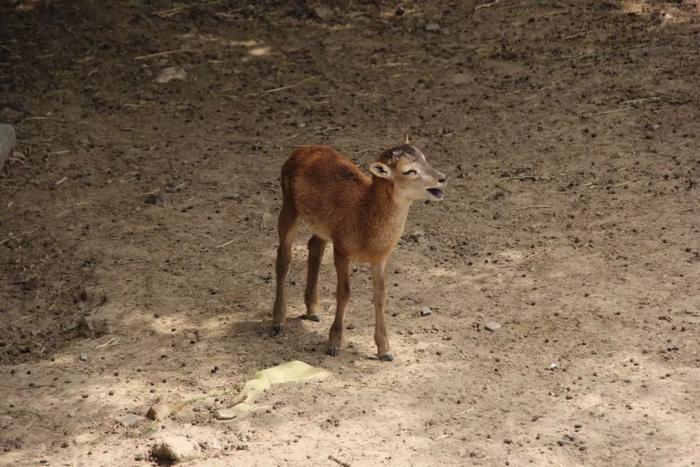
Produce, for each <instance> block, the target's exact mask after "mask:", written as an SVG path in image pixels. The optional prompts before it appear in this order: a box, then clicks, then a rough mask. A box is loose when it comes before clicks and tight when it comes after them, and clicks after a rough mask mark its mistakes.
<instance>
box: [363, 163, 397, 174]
mask: <svg viewBox="0 0 700 467" xmlns="http://www.w3.org/2000/svg"><path fill="white" fill-rule="evenodd" d="M367 169H368V170H369V171H370V172H371V173H372V175H374V176H375V177H379V178H391V176H392V173H391V169H390V168H389V166H388V165H386V164H384V163H382V162H372V163H371V164H369V166H367Z"/></svg>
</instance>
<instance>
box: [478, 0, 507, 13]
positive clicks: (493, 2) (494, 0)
mask: <svg viewBox="0 0 700 467" xmlns="http://www.w3.org/2000/svg"><path fill="white" fill-rule="evenodd" d="M500 1H501V0H493V1H492V2H489V3H482V4H481V5H477V6H476V8H474V11H476V10H481V9H482V8H491V7H492V6H494V5H495V4H497V3H498V2H500Z"/></svg>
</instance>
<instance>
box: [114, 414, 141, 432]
mask: <svg viewBox="0 0 700 467" xmlns="http://www.w3.org/2000/svg"><path fill="white" fill-rule="evenodd" d="M147 420H148V419H147V418H146V417H144V416H141V415H136V414H133V413H128V414H126V415H122V416H121V417H119V418H118V419H117V422H118V423H119V424H120V425H121V426H123V427H126V428H130V427H132V426H136V425H140V424H142V423H144V422H146V421H147Z"/></svg>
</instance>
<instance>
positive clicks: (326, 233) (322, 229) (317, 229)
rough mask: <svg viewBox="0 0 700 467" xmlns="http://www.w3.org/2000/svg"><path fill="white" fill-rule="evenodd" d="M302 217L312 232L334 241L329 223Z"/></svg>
mask: <svg viewBox="0 0 700 467" xmlns="http://www.w3.org/2000/svg"><path fill="white" fill-rule="evenodd" d="M302 219H303V221H304V224H306V226H307V227H308V228H309V230H310V231H311V233H312V234H314V235H316V236H317V237H321V238H322V239H324V240H326V241H329V242H330V241H332V240H333V239H332V234H331V231H330V229H329V227H328V226H327V225H323V224H321V223H318V222H313V220H311V219H307V218H304V217H303V216H302Z"/></svg>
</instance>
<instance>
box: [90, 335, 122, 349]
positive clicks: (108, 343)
mask: <svg viewBox="0 0 700 467" xmlns="http://www.w3.org/2000/svg"><path fill="white" fill-rule="evenodd" d="M118 343H119V340H118V339H117V338H116V337H112V338H111V339H110V340H108V341H107V342H105V343H104V344H100V345H98V346H97V347H95V349H102V348H104V347H109V346H110V345H115V344H118Z"/></svg>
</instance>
